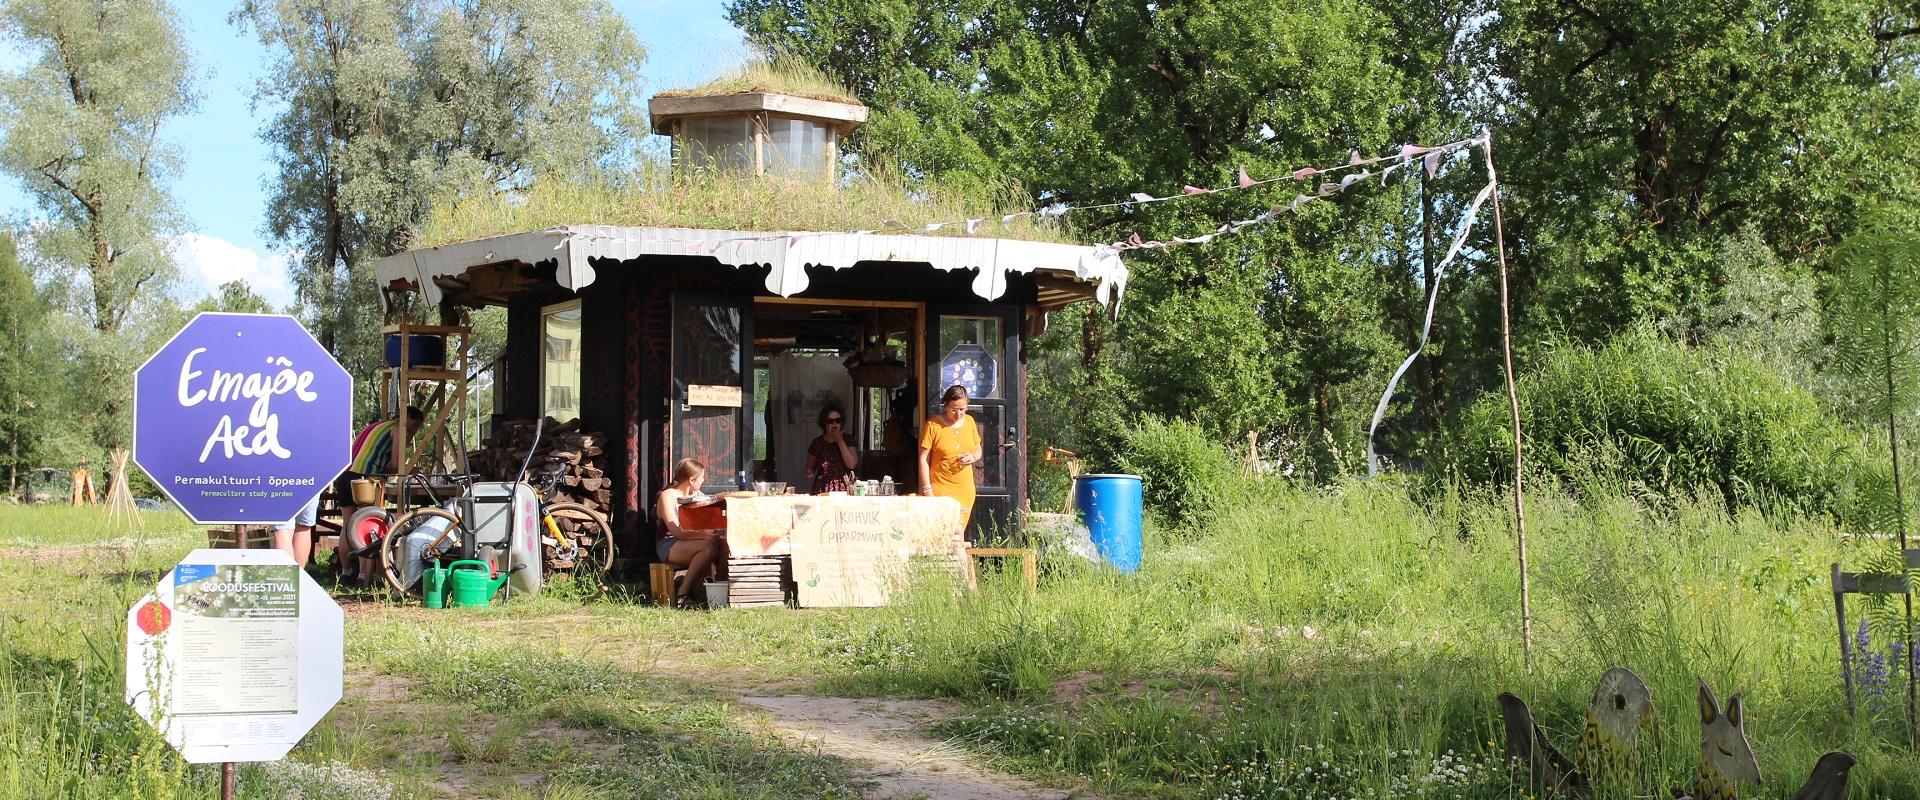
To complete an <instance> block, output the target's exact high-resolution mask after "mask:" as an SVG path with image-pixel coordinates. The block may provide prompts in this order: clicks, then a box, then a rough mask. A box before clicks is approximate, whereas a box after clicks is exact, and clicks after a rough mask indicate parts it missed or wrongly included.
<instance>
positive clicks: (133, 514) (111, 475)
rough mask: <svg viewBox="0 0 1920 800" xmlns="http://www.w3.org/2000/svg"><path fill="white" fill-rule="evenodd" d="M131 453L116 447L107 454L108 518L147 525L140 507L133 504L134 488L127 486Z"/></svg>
mask: <svg viewBox="0 0 1920 800" xmlns="http://www.w3.org/2000/svg"><path fill="white" fill-rule="evenodd" d="M128 456H129V453H128V452H127V451H126V450H125V449H121V448H115V449H114V451H113V452H111V453H108V454H107V461H108V464H109V467H110V469H109V472H108V478H107V519H110V520H113V521H115V522H120V521H123V520H124V521H126V522H131V523H133V525H134V527H140V528H144V527H146V520H143V519H141V518H140V509H139V508H137V507H135V506H134V504H133V490H132V489H129V488H127V460H128Z"/></svg>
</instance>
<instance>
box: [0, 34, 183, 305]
mask: <svg viewBox="0 0 1920 800" xmlns="http://www.w3.org/2000/svg"><path fill="white" fill-rule="evenodd" d="M0 37H4V38H5V39H7V40H10V41H12V42H13V43H14V44H15V45H16V46H19V47H20V48H22V50H21V52H23V53H24V54H25V55H26V56H27V58H26V61H27V65H26V67H25V69H24V70H23V71H22V72H20V73H18V74H14V75H8V76H5V78H4V79H0V171H4V172H5V173H6V174H8V175H11V176H13V177H14V178H17V179H18V180H20V181H21V182H22V183H23V184H24V185H25V187H26V189H27V191H28V193H29V194H31V195H32V196H33V198H34V200H35V201H36V203H37V204H38V205H39V208H40V210H41V211H42V212H44V213H45V214H46V215H47V216H48V218H49V221H50V222H51V225H50V226H48V227H47V228H45V229H42V230H40V231H39V232H38V234H37V235H36V236H35V237H34V242H33V246H34V250H35V251H36V252H37V253H38V254H39V255H40V256H41V257H42V258H45V259H47V260H49V261H50V262H52V263H55V264H57V265H59V266H61V267H62V268H65V269H71V270H77V271H79V272H80V273H81V274H82V275H83V281H84V283H85V285H86V286H87V288H88V291H89V294H90V303H89V304H88V308H87V312H88V314H89V316H90V322H91V324H92V326H93V328H94V329H95V330H97V331H100V332H103V333H113V332H115V331H117V330H119V329H120V327H121V325H122V324H124V323H125V322H126V320H127V317H128V315H129V314H130V313H132V310H133V306H134V304H135V302H136V301H137V300H138V299H140V297H141V296H142V293H143V292H153V291H157V290H159V289H161V288H163V286H164V285H165V283H166V282H167V280H168V279H169V277H170V276H171V275H172V271H173V270H172V261H171V260H170V259H169V257H168V255H167V252H166V248H165V239H166V237H167V235H168V234H169V233H171V232H172V231H174V230H175V229H176V228H177V226H178V224H179V221H178V217H177V215H176V213H175V212H174V207H173V202H172V199H171V198H170V197H168V195H167V193H166V191H165V189H164V184H165V182H166V179H167V178H168V177H170V175H171V173H172V172H173V170H174V168H175V162H176V160H177V155H176V153H175V151H174V150H173V148H171V147H169V146H168V145H166V144H165V143H163V142H162V141H161V140H160V137H159V132H160V128H161V126H162V125H163V124H164V123H165V122H166V121H167V120H169V119H171V118H173V117H175V116H177V115H179V114H181V113H183V112H185V111H187V110H188V109H189V108H190V107H191V106H192V103H193V95H192V93H191V86H192V81H191V69H190V66H189V61H188V56H187V50H186V46H185V44H184V43H183V41H182V31H181V26H180V21H179V20H178V19H177V18H176V17H175V15H174V12H173V10H172V9H171V8H170V7H169V6H168V5H167V4H166V3H164V2H160V1H159V0H11V1H10V2H6V3H5V4H4V5H0Z"/></svg>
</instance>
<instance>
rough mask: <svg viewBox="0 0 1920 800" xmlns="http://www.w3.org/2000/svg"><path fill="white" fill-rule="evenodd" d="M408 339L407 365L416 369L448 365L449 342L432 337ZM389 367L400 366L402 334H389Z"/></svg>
mask: <svg viewBox="0 0 1920 800" xmlns="http://www.w3.org/2000/svg"><path fill="white" fill-rule="evenodd" d="M406 338H407V350H408V351H410V352H408V353H407V364H408V365H409V366H415V367H441V366H446V363H447V340H446V339H445V338H443V337H439V336H432V335H411V336H408V337H406ZM387 366H389V367H397V366H400V334H397V333H389V334H387Z"/></svg>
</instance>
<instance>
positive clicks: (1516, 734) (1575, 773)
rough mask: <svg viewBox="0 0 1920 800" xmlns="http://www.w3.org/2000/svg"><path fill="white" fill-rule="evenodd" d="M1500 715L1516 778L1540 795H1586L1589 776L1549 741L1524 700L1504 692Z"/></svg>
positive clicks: (1510, 762)
mask: <svg viewBox="0 0 1920 800" xmlns="http://www.w3.org/2000/svg"><path fill="white" fill-rule="evenodd" d="M1500 719H1501V721H1502V722H1503V723H1505V726H1506V730H1507V766H1508V767H1510V768H1511V769H1512V770H1513V771H1514V780H1515V781H1516V782H1522V783H1525V784H1526V785H1527V786H1528V787H1530V788H1532V789H1533V790H1534V791H1535V792H1536V793H1538V794H1539V795H1541V796H1546V795H1549V794H1554V795H1564V794H1582V795H1584V794H1586V793H1587V792H1588V791H1589V790H1590V789H1591V787H1590V786H1589V785H1588V784H1587V777H1586V776H1585V775H1582V774H1580V770H1579V769H1577V768H1575V767H1574V765H1573V762H1571V761H1568V760H1567V757H1566V756H1563V755H1561V754H1560V751H1558V750H1555V749H1553V745H1552V744H1551V743H1549V742H1548V741H1547V736H1546V734H1545V733H1544V732H1542V731H1541V730H1540V726H1539V725H1538V724H1536V723H1535V722H1534V721H1533V711H1532V710H1530V709H1528V708H1527V703H1526V701H1525V700H1521V699H1520V698H1519V697H1517V696H1515V695H1514V694H1513V693H1511V692H1501V693H1500Z"/></svg>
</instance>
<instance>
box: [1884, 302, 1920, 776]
mask: <svg viewBox="0 0 1920 800" xmlns="http://www.w3.org/2000/svg"><path fill="white" fill-rule="evenodd" d="M1892 336H1893V334H1892V332H1891V331H1889V330H1887V328H1886V327H1885V326H1882V327H1881V329H1880V345H1881V348H1880V354H1881V357H1882V358H1883V359H1884V360H1885V364H1884V367H1885V375H1886V379H1887V399H1888V400H1892V399H1893V396H1894V391H1893V339H1892ZM1895 416H1896V415H1895V414H1894V412H1893V407H1892V405H1891V404H1889V405H1888V408H1887V447H1888V449H1890V450H1892V451H1893V515H1894V523H1895V525H1897V526H1898V531H1899V534H1900V574H1901V575H1906V574H1907V498H1906V494H1905V492H1904V491H1903V490H1902V487H1901V485H1900V430H1899V428H1898V427H1896V426H1895V424H1894V419H1895ZM1900 600H1901V602H1902V603H1904V604H1905V606H1906V623H1907V624H1906V626H1905V630H1904V631H1903V633H1902V637H1903V638H1902V642H1903V643H1904V644H1905V645H1906V647H1905V649H1906V653H1907V663H1905V664H1902V665H1901V666H1902V667H1903V668H1904V669H1905V671H1906V673H1907V743H1908V744H1916V743H1920V727H1916V726H1915V724H1914V681H1915V676H1914V674H1913V663H1914V662H1913V592H1912V591H1908V592H1906V593H1905V594H1902V595H1901V596H1900Z"/></svg>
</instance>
